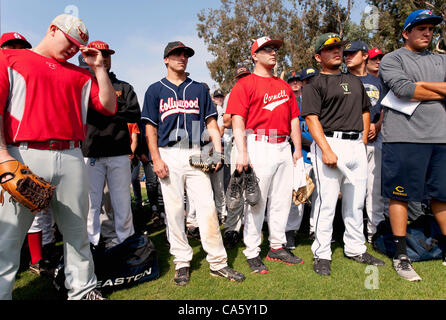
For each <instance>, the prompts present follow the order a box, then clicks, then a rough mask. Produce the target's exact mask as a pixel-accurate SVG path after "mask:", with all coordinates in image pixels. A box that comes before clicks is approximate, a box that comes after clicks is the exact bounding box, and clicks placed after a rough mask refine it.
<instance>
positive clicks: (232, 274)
mask: <svg viewBox="0 0 446 320" xmlns="http://www.w3.org/2000/svg"><path fill="white" fill-rule="evenodd" d="M211 276H214V277H222V278H226V279H228V280H231V281H237V282H242V281H243V280H245V275H244V274H243V273H240V272H238V271H235V270H234V269H231V268H229V267H228V266H226V267H224V268H221V269H220V270H216V271H214V270H211Z"/></svg>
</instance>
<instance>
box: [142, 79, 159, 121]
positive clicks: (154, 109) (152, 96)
mask: <svg viewBox="0 0 446 320" xmlns="http://www.w3.org/2000/svg"><path fill="white" fill-rule="evenodd" d="M141 120H142V121H143V122H146V123H147V122H150V123H152V124H154V125H156V126H158V124H159V120H160V112H159V98H158V95H157V94H156V93H155V89H154V87H153V86H150V87H149V88H148V89H147V91H146V94H145V95H144V103H143V107H142V111H141Z"/></svg>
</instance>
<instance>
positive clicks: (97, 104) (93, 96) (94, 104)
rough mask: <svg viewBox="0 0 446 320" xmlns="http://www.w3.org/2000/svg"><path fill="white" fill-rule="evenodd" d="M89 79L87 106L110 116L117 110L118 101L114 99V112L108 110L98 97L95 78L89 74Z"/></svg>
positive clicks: (97, 85)
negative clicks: (89, 87)
mask: <svg viewBox="0 0 446 320" xmlns="http://www.w3.org/2000/svg"><path fill="white" fill-rule="evenodd" d="M89 81H91V89H90V101H89V105H88V107H89V108H93V109H94V110H96V111H98V112H99V113H101V114H103V115H106V116H112V115H114V114H116V112H117V111H118V101H117V99H116V102H115V103H116V106H115V112H110V111H108V110H107V109H106V108H105V107H104V106H103V105H102V103H101V99H100V98H99V84H98V81H97V80H96V78H94V77H92V76H90V80H89Z"/></svg>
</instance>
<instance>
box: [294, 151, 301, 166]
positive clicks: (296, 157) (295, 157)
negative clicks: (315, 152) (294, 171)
mask: <svg viewBox="0 0 446 320" xmlns="http://www.w3.org/2000/svg"><path fill="white" fill-rule="evenodd" d="M300 158H302V149H299V150H297V149H296V150H294V152H293V162H294V165H296V163H297V160H299V159H300Z"/></svg>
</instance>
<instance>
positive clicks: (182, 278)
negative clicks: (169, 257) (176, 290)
mask: <svg viewBox="0 0 446 320" xmlns="http://www.w3.org/2000/svg"><path fill="white" fill-rule="evenodd" d="M189 280H190V272H189V267H183V268H180V269H178V270H176V271H175V277H174V278H173V281H175V284H176V285H178V286H185V285H186V284H188V283H189Z"/></svg>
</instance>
